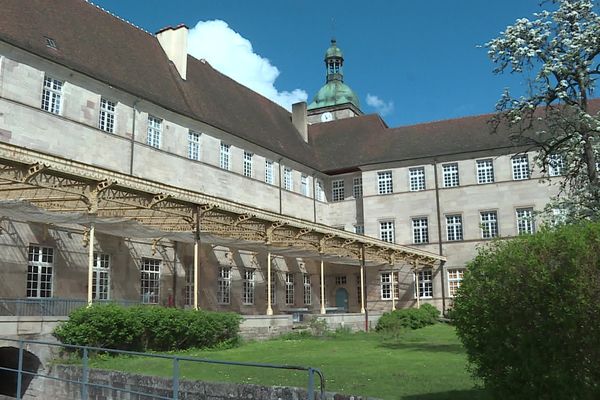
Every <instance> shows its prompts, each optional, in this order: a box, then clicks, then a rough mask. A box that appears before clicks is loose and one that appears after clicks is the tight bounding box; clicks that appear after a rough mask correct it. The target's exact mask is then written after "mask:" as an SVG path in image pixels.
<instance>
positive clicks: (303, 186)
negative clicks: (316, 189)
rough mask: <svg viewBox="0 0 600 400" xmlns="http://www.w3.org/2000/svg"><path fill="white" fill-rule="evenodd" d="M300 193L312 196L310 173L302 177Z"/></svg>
mask: <svg viewBox="0 0 600 400" xmlns="http://www.w3.org/2000/svg"><path fill="white" fill-rule="evenodd" d="M300 193H302V194H303V195H304V196H307V197H308V196H310V187H309V186H308V175H304V174H302V176H301V177H300Z"/></svg>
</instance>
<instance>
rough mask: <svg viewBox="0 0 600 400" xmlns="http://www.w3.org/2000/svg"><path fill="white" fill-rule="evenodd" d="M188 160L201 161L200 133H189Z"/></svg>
mask: <svg viewBox="0 0 600 400" xmlns="http://www.w3.org/2000/svg"><path fill="white" fill-rule="evenodd" d="M188 158H189V159H190V160H194V161H199V160H200V132H196V131H193V130H191V129H190V130H189V131H188Z"/></svg>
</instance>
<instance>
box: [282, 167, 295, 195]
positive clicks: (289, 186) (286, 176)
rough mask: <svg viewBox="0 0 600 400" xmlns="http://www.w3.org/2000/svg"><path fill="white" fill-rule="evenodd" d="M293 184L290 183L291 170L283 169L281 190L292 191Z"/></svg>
mask: <svg viewBox="0 0 600 400" xmlns="http://www.w3.org/2000/svg"><path fill="white" fill-rule="evenodd" d="M293 186H294V182H293V181H292V169H291V168H288V167H283V188H284V189H285V190H292V187H293Z"/></svg>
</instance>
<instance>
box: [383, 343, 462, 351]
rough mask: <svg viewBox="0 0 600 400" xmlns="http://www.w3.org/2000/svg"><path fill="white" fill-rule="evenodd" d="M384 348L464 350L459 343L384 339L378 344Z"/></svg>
mask: <svg viewBox="0 0 600 400" xmlns="http://www.w3.org/2000/svg"><path fill="white" fill-rule="evenodd" d="M379 347H384V348H386V349H392V350H409V351H410V350H412V351H427V352H430V353H455V354H461V353H464V352H465V348H464V347H463V346H462V345H460V344H435V343H421V342H419V343H410V342H408V343H407V342H400V341H385V342H383V343H381V344H380V345H379Z"/></svg>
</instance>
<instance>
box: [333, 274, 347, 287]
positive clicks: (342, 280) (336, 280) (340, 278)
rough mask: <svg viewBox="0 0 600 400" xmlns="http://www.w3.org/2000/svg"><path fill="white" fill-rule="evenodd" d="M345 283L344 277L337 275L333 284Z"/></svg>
mask: <svg viewBox="0 0 600 400" xmlns="http://www.w3.org/2000/svg"><path fill="white" fill-rule="evenodd" d="M346 282H347V280H346V275H338V276H336V277H335V284H336V285H345V284H346Z"/></svg>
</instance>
